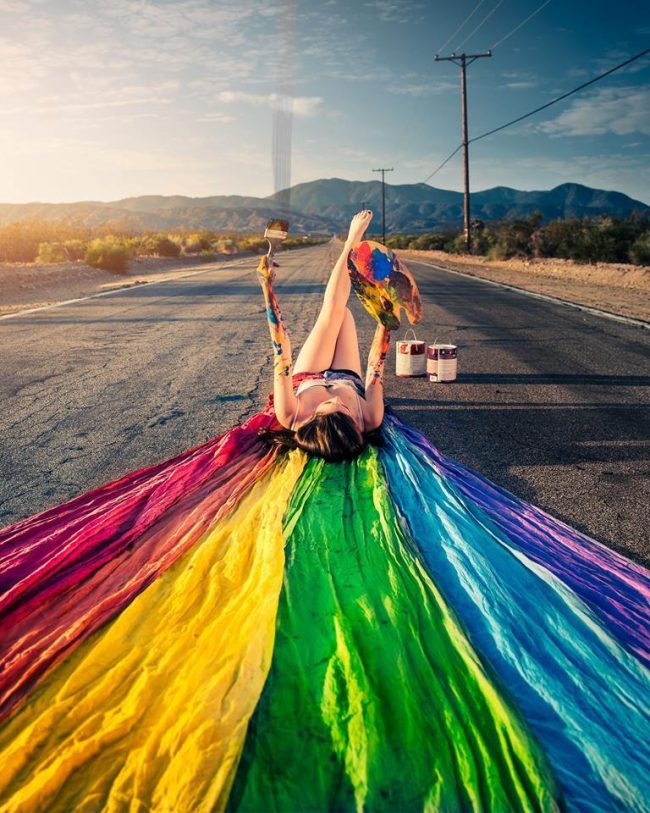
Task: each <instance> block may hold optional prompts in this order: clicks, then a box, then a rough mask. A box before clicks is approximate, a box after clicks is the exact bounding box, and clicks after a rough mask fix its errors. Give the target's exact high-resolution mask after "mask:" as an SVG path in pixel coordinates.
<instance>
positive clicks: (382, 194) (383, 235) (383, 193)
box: [373, 167, 393, 245]
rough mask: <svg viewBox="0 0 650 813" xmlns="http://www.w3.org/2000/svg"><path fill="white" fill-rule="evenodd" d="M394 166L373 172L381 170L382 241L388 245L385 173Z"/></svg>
mask: <svg viewBox="0 0 650 813" xmlns="http://www.w3.org/2000/svg"><path fill="white" fill-rule="evenodd" d="M392 171H393V168H392V167H391V168H390V169H386V168H381V169H373V172H381V234H382V243H383V244H384V245H386V192H385V186H386V183H385V181H384V177H385V174H386V173H387V172H392Z"/></svg>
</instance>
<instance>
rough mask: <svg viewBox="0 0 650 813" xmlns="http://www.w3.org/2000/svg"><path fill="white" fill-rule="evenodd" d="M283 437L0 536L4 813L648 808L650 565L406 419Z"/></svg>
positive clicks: (251, 438) (126, 487) (253, 424)
mask: <svg viewBox="0 0 650 813" xmlns="http://www.w3.org/2000/svg"><path fill="white" fill-rule="evenodd" d="M273 421H274V418H273V412H272V408H271V406H269V407H268V408H267V409H266V410H265V411H264V412H262V413H260V414H258V415H256V416H254V417H253V418H251V419H250V420H249V421H247V422H246V423H245V424H243V425H242V426H238V427H236V428H234V429H233V430H231V431H230V432H227V433H225V434H224V435H222V436H220V437H218V438H215V439H213V440H211V441H209V442H208V443H205V444H203V445H201V446H199V447H197V448H196V449H192V450H190V451H188V452H185V453H184V454H182V455H180V456H179V457H176V458H174V459H172V460H169V461H166V462H164V463H161V464H159V465H156V466H153V467H150V468H148V469H144V470H141V471H137V472H133V473H131V474H129V475H127V476H126V477H124V478H122V479H121V480H118V481H116V482H113V483H109V484H107V485H105V486H103V487H101V488H99V489H97V490H95V491H92V492H89V493H87V494H84V495H81V496H80V497H78V498H76V499H75V500H72V501H71V502H69V503H66V504H64V505H61V506H58V507H56V508H53V509H51V510H49V511H46V512H44V513H42V514H39V515H37V516H34V517H31V518H29V519H26V520H24V521H22V522H19V523H17V524H16V525H13V526H11V527H9V528H6V529H4V530H3V531H0V551H1V553H2V556H1V559H0V579H1V584H2V596H1V598H0V612H1V614H2V627H1V629H2V633H1V636H2V639H1V657H2V668H1V669H0V703H1V705H0V712H1V714H2V720H3V722H2V725H1V727H0V809H1V810H3V811H20V812H21V813H22V812H23V811H31V810H61V811H71V810H75V811H77V810H81V811H96V810H110V811H122V810H125V811H126V810H129V811H141V810H154V811H173V812H174V813H184V811H188V812H189V811H192V812H194V811H213V810H217V811H218V810H232V811H236V810H237V811H321V810H322V811H330V810H337V811H348V810H349V811H363V810H369V811H375V810H377V811H402V810H404V811H406V810H409V811H410V810H426V811H454V812H455V811H466V810H467V811H470V810H471V811H480V810H485V811H498V812H499V813H500V812H501V811H524V810H562V809H565V808H566V809H570V810H579V811H603V813H604V811H611V810H634V811H640V810H648V809H650V803H649V800H650V786H649V781H650V780H649V777H650V751H649V746H648V742H649V741H650V725H649V719H648V717H649V715H648V706H649V705H650V704H649V702H648V701H649V699H650V692H649V688H650V672H649V671H648V664H649V662H650V647H649V646H648V643H649V642H648V638H649V635H650V632H649V630H650V628H649V626H648V616H649V615H650V608H649V607H650V605H649V602H648V598H649V596H650V577H649V574H648V572H647V571H645V570H644V569H643V568H641V567H640V566H638V565H636V564H634V563H633V562H630V561H628V560H627V559H625V558H623V557H622V556H620V555H618V554H616V553H614V552H612V551H610V550H609V549H607V548H605V547H604V546H602V545H600V544H599V543H597V542H595V541H594V540H591V539H589V538H587V537H585V536H583V535H581V534H579V533H578V532H576V531H575V530H573V529H571V528H569V527H568V526H566V525H564V524H563V523H561V522H559V521H557V520H555V519H554V518H552V517H550V516H549V515H547V514H545V513H544V512H542V511H541V510H539V509H537V508H535V507H533V506H531V505H529V504H527V503H524V502H521V501H520V500H518V499H517V498H515V497H514V496H513V495H511V494H509V493H507V492H505V491H503V490H501V489H499V488H498V487H496V486H495V485H494V484H492V483H490V482H489V481H487V480H485V479H484V478H482V477H481V476H480V475H478V474H476V473H475V472H472V471H471V470H469V469H467V468H464V467H463V466H461V465H460V464H458V463H456V462H454V461H452V460H449V459H447V458H445V457H443V456H442V455H440V453H439V452H437V451H436V449H435V448H433V447H432V446H431V444H430V443H429V442H428V441H427V440H426V438H424V437H423V436H422V435H421V434H419V433H418V432H416V431H415V430H414V429H412V428H411V427H409V426H407V425H406V424H404V423H402V422H401V421H399V420H398V419H397V418H396V417H395V416H394V415H393V414H390V413H389V414H388V415H387V417H386V419H385V433H386V437H387V443H386V446H385V448H382V449H380V450H374V449H371V450H368V451H367V452H366V453H365V454H364V455H363V456H362V457H361V458H359V459H358V460H357V461H355V462H354V463H337V464H325V463H323V462H322V461H317V460H311V461H308V460H307V458H306V457H305V456H304V455H303V454H302V453H301V452H292V453H291V454H290V455H288V456H287V457H284V458H276V457H275V456H274V455H273V454H272V453H269V452H267V451H266V448H265V447H264V446H263V445H262V444H261V442H260V441H259V439H258V437H257V431H258V429H259V428H261V427H263V426H270V425H273Z"/></svg>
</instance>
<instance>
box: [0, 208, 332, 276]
mask: <svg viewBox="0 0 650 813" xmlns="http://www.w3.org/2000/svg"><path fill="white" fill-rule="evenodd" d="M321 242H323V239H318V238H311V237H290V238H288V239H287V240H286V241H285V242H284V244H283V248H294V247H297V246H308V245H315V244H317V243H321ZM267 246H268V243H267V242H266V240H264V239H263V238H262V237H260V236H259V235H255V236H253V235H248V234H235V233H233V234H223V233H220V232H213V231H209V230H204V231H200V232H197V231H184V230H179V231H176V232H173V233H164V232H145V233H143V234H133V233H129V232H126V231H124V230H121V229H119V228H115V226H113V227H109V226H106V227H104V228H93V229H90V228H87V227H85V226H82V225H76V224H72V225H71V224H63V223H49V222H45V221H40V220H23V221H20V222H18V223H10V224H9V225H6V226H0V262H5V263H16V262H19V263H31V262H39V263H61V262H69V261H75V260H84V261H85V262H87V263H89V264H90V265H94V266H95V267H97V268H106V269H109V270H112V271H124V270H125V269H126V267H127V265H128V261H129V259H130V258H131V257H138V256H149V257H171V258H174V257H180V256H190V257H191V256H196V257H201V258H202V259H204V260H215V259H217V257H219V256H220V255H224V254H227V255H230V254H239V253H240V252H252V253H259V252H262V251H266V248H267Z"/></svg>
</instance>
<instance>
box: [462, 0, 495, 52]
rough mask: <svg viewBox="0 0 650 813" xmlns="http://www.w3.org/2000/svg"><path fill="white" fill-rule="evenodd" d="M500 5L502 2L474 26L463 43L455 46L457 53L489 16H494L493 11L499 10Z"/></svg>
mask: <svg viewBox="0 0 650 813" xmlns="http://www.w3.org/2000/svg"><path fill="white" fill-rule="evenodd" d="M502 3H503V0H499V2H498V3H497V4H496V6H495V7H494V8H493V9H492V11H488V13H487V14H486V15H485V17H483V19H482V20H481V22H480V23H479V24H478V25H477V26H476V28H475V29H474V30H473V31H472V33H471V34H468V36H466V37H465V39H464V40H463V41H462V42H461V43H460V45H457V46H456V50H457V51H458V50H460V49H461V48H462V47H463V45H465V43H466V42H467V40H470V39H471V38H472V37H473V36H474V34H476V32H477V31H478V30H479V29H480V28H483V25H484V23H486V22H487V21H488V20H489V19H490V17H491V16H492V15H493V14H494V12H495V11H496V10H497V9H498V8H499V6H500V5H501V4H502Z"/></svg>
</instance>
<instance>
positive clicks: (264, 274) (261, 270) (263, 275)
mask: <svg viewBox="0 0 650 813" xmlns="http://www.w3.org/2000/svg"><path fill="white" fill-rule="evenodd" d="M274 265H275V264H274V262H273V260H271V261H270V262H269V257H268V254H265V255H264V256H263V257H260V261H259V263H258V264H257V273H258V275H259V279H260V282H262V281H264V280H266V281H267V282H268V283H269V284H273V281H274V280H275V267H274Z"/></svg>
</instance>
